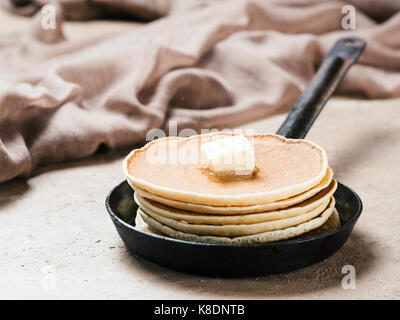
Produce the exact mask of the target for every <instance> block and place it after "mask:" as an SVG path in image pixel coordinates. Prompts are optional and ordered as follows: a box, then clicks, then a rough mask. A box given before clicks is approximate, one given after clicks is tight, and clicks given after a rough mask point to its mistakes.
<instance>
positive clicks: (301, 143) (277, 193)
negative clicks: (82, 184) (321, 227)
mask: <svg viewBox="0 0 400 320" xmlns="http://www.w3.org/2000/svg"><path fill="white" fill-rule="evenodd" d="M233 135H234V134H232V133H228V132H217V133H212V134H205V135H196V136H191V137H188V138H179V137H167V138H161V139H157V140H154V141H152V142H150V143H148V144H147V145H145V146H144V147H143V148H141V149H136V150H133V151H132V152H131V153H130V154H129V155H128V156H127V157H126V158H125V160H124V172H125V175H126V177H127V179H128V182H129V183H130V184H131V185H133V186H134V187H138V188H140V189H143V190H145V191H148V192H150V193H153V194H156V195H159V196H162V197H165V198H169V199H173V200H178V201H183V202H189V203H195V204H204V205H226V206H236V205H239V206H243V205H254V204H265V203H268V202H272V201H278V200H282V199H286V198H288V197H292V196H294V195H297V194H300V193H302V192H305V191H307V190H309V189H310V188H312V187H314V186H316V185H317V184H318V183H319V182H320V181H321V180H322V179H323V177H324V176H325V174H326V171H327V157H326V154H325V151H324V150H323V149H322V148H320V147H319V146H317V145H315V144H313V143H311V142H309V141H307V140H294V139H285V138H283V137H281V136H278V135H274V134H266V135H255V136H246V138H247V139H249V141H250V142H251V143H252V145H253V147H254V151H255V164H256V166H257V167H258V169H259V172H258V173H257V175H256V176H255V177H254V178H251V179H246V180H234V181H223V180H219V179H215V178H213V179H211V178H210V176H209V175H208V174H207V173H205V172H204V170H202V169H204V167H205V159H204V158H202V155H201V152H200V145H201V144H203V143H207V142H210V141H212V140H216V139H222V138H226V137H230V136H233Z"/></svg>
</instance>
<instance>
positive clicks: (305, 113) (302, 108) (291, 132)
mask: <svg viewBox="0 0 400 320" xmlns="http://www.w3.org/2000/svg"><path fill="white" fill-rule="evenodd" d="M365 45H366V43H365V41H364V40H362V39H360V38H355V37H353V38H343V39H339V40H338V41H337V42H336V43H335V45H334V46H333V47H332V49H331V50H330V51H329V52H328V54H327V55H326V56H325V58H324V59H323V61H322V63H321V66H320V67H319V69H318V71H317V73H316V74H315V76H314V78H313V79H312V80H311V82H310V84H309V85H308V86H307V88H306V90H305V91H304V92H303V94H302V95H301V96H300V98H299V99H298V100H297V102H296V104H295V105H294V106H293V108H292V110H291V111H290V112H289V114H288V116H287V117H286V119H285V121H284V122H283V123H282V125H281V127H280V128H279V129H278V131H277V134H279V135H282V136H284V137H286V138H292V139H302V138H304V137H305V136H306V134H307V132H308V130H310V128H311V126H312V124H313V123H314V121H315V119H316V118H317V116H318V115H319V113H320V112H321V110H322V108H323V107H324V106H325V104H326V102H327V101H328V99H329V98H330V97H331V95H332V94H333V92H334V91H335V89H336V87H337V86H338V85H339V83H340V81H341V80H342V79H343V77H344V76H345V75H346V73H347V71H348V70H349V69H350V67H351V66H352V65H353V64H354V63H355V62H356V61H357V59H358V57H359V56H360V55H361V53H362V52H363V50H364V48H365Z"/></svg>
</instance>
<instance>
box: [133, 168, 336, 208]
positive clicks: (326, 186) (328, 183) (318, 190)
mask: <svg viewBox="0 0 400 320" xmlns="http://www.w3.org/2000/svg"><path fill="white" fill-rule="evenodd" d="M332 177H333V171H332V169H331V168H329V167H328V170H327V173H326V175H325V177H324V178H323V179H322V181H321V182H320V183H319V184H318V185H317V186H315V187H314V188H312V189H310V190H308V191H306V192H303V193H301V194H299V195H297V196H294V197H291V198H288V199H283V200H280V201H275V202H270V203H266V204H259V205H253V206H243V207H239V206H225V207H218V206H211V205H201V204H194V203H185V202H182V201H177V200H171V199H167V198H163V197H160V196H157V195H154V194H151V193H149V192H147V191H144V190H141V189H139V188H136V187H134V190H135V193H137V194H138V195H139V196H140V197H141V198H146V199H150V200H153V201H155V202H158V203H160V204H164V205H166V206H168V207H172V208H176V209H180V210H184V211H189V212H197V213H204V214H218V215H234V214H246V213H258V212H266V211H272V210H278V209H283V208H288V207H291V206H293V205H296V204H298V203H301V202H304V201H305V200H307V199H310V198H312V197H313V196H314V195H316V197H322V196H324V195H326V194H329V195H332V194H333V193H334V192H335V190H336V187H337V183H336V181H334V180H332Z"/></svg>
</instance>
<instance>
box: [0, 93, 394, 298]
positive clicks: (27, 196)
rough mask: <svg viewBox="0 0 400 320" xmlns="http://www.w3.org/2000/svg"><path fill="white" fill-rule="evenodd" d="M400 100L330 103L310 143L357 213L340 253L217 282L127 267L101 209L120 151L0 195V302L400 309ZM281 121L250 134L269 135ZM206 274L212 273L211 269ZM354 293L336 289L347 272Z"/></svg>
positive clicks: (51, 171)
mask: <svg viewBox="0 0 400 320" xmlns="http://www.w3.org/2000/svg"><path fill="white" fill-rule="evenodd" d="M399 105H400V99H397V100H386V101H361V100H349V99H342V98H335V99H333V100H332V101H331V102H330V103H329V104H328V105H327V107H326V109H325V110H324V111H323V112H322V114H321V116H320V117H319V118H318V120H317V122H316V123H315V124H314V127H313V128H312V130H311V131H310V133H309V135H308V136H307V138H308V139H310V140H312V141H314V142H316V143H318V144H320V145H321V146H322V147H324V148H325V149H326V151H327V154H328V157H329V161H330V165H331V166H332V168H333V169H334V171H335V175H336V178H338V180H339V181H341V182H343V183H345V184H347V185H348V186H351V187H352V188H353V189H354V190H356V191H357V192H358V193H359V195H360V196H361V197H362V200H363V202H364V212H363V214H362V216H361V218H360V220H359V221H358V223H357V225H356V227H355V230H354V231H353V233H352V235H351V236H350V239H349V240H348V242H347V243H346V244H345V245H344V247H343V248H342V249H341V250H340V251H339V252H337V253H336V254H335V255H334V256H332V257H330V258H329V259H327V260H325V261H323V262H321V263H319V264H317V265H314V266H310V267H307V268H304V269H301V270H298V271H295V272H290V273H285V274H280V275H270V276H265V277H257V278H246V279H216V278H205V277H200V276H193V275H188V274H183V273H179V272H175V271H172V270H168V269H166V268H163V267H160V266H158V265H155V264H153V263H151V262H148V261H146V260H144V259H142V258H140V257H137V256H131V255H130V254H129V253H128V252H127V249H126V247H125V246H124V244H123V243H122V241H121V240H120V238H119V237H118V235H117V233H116V231H115V229H114V227H113V225H112V223H111V220H110V218H109V217H108V215H107V213H106V211H105V208H104V200H105V197H106V194H107V192H108V191H109V190H110V189H111V188H112V187H113V186H114V185H116V184H117V183H119V182H120V181H122V180H123V175H122V170H121V162H122V158H123V156H124V155H125V153H126V152H122V153H120V154H118V155H113V156H107V155H101V156H96V157H94V158H91V159H86V160H82V161H76V162H71V163H67V164H62V165H54V166H51V167H46V168H42V169H40V171H39V173H38V174H36V175H35V176H34V177H32V178H31V179H29V180H28V181H27V182H24V181H22V180H14V181H11V182H9V183H6V184H3V185H0V261H1V264H0V298H55V299H57V298H122V299H147V298H153V299H159V298H160V299H162V298H168V299H177V298H182V299H189V298H200V299H201V298H204V299H213V298H222V299H224V298H239V299H247V298H251V299H264V298H302V299H308V298H317V299H339V298H345V299H347V298H356V299H357V298H368V299H370V298H378V299H380V298H388V299H395V298H397V299H399V298H400V270H399V264H400V246H399V242H400V197H399V194H400V179H399V176H400V168H399V163H400V108H399ZM283 118H284V115H277V116H274V117H271V118H269V119H266V120H261V121H258V122H256V123H251V124H248V125H246V126H244V127H245V128H254V129H255V130H256V132H275V130H276V129H277V128H278V127H279V125H280V123H281V122H282V120H283ZM204 263H207V262H206V261H205V262H204ZM345 265H352V266H354V267H355V270H356V289H354V290H351V289H350V290H344V289H343V288H342V286H341V282H342V278H343V277H344V274H342V273H341V271H342V267H343V266H345Z"/></svg>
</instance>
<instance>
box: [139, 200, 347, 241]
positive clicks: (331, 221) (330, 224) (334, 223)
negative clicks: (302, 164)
mask: <svg viewBox="0 0 400 320" xmlns="http://www.w3.org/2000/svg"><path fill="white" fill-rule="evenodd" d="M338 227H340V218H339V213H338V212H337V210H336V208H335V209H333V212H332V214H331V216H330V217H329V218H328V220H327V221H326V222H325V223H324V224H323V225H321V226H320V227H318V228H317V229H314V230H312V231H309V232H306V233H304V234H302V235H300V236H298V237H297V238H296V239H307V238H309V237H312V236H316V235H320V234H323V233H326V232H330V231H332V230H335V229H336V228H338ZM135 228H136V229H138V230H140V231H144V232H147V233H151V234H155V235H159V236H163V234H162V233H160V232H158V231H156V230H154V229H153V228H151V227H150V226H149V225H148V224H147V223H146V222H144V221H143V219H142V217H141V216H140V214H137V215H136V219H135Z"/></svg>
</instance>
